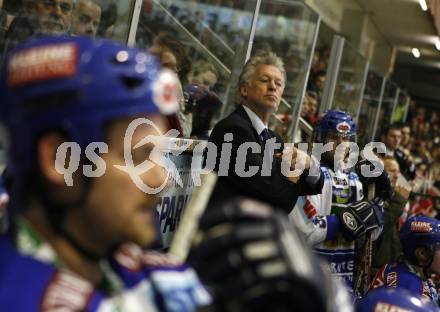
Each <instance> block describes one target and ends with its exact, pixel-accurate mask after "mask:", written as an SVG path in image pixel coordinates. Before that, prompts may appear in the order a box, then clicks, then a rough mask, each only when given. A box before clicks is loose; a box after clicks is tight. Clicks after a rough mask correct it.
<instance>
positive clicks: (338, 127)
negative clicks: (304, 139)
mask: <svg viewBox="0 0 440 312" xmlns="http://www.w3.org/2000/svg"><path fill="white" fill-rule="evenodd" d="M315 133H316V138H315V139H316V141H318V142H324V141H325V139H326V137H327V136H328V135H329V134H332V135H337V136H340V137H343V138H347V139H350V140H352V139H354V138H355V136H356V124H355V123H354V121H353V119H352V118H351V116H350V115H349V114H347V113H346V112H343V111H340V110H329V111H327V112H326V113H325V114H324V116H323V117H322V119H321V120H320V121H319V122H318V124H317V125H316V129H315Z"/></svg>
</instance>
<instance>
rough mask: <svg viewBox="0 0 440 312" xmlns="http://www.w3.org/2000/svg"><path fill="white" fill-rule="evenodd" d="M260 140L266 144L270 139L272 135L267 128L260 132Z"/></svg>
mask: <svg viewBox="0 0 440 312" xmlns="http://www.w3.org/2000/svg"><path fill="white" fill-rule="evenodd" d="M260 136H261V139H262V140H263V144H266V141H267V140H269V139H271V138H272V135H271V134H270V132H269V130H268V129H267V128H264V130H263V131H261V134H260Z"/></svg>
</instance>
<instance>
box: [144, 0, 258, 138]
mask: <svg viewBox="0 0 440 312" xmlns="http://www.w3.org/2000/svg"><path fill="white" fill-rule="evenodd" d="M255 7H256V0H251V1H244V0H242V1H233V2H232V1H216V2H215V3H213V2H212V1H211V2H210V1H185V0H180V1H179V0H172V1H171V0H163V1H158V0H147V1H144V2H143V7H142V11H141V15H140V20H139V25H138V28H137V35H136V46H137V47H139V48H141V49H146V50H149V51H150V52H151V53H153V54H155V55H156V56H158V57H159V59H160V61H161V63H162V65H163V66H165V67H168V68H170V69H172V70H173V71H175V72H176V73H177V74H178V76H179V79H180V82H181V85H182V91H183V95H184V97H183V100H182V101H181V107H180V111H179V113H178V118H177V119H178V120H176V123H177V127H178V128H179V130H181V132H182V137H185V138H189V137H192V138H197V139H207V138H208V136H209V131H210V130H211V129H212V127H213V125H214V124H215V123H216V121H217V120H218V118H219V117H220V115H221V113H222V112H224V111H225V104H226V102H227V100H228V99H230V98H232V94H233V92H234V91H235V89H234V86H233V85H232V84H231V81H232V80H233V77H232V75H233V73H234V72H235V71H236V70H240V69H241V67H242V66H243V65H244V55H245V52H246V47H247V44H248V40H249V35H250V31H251V25H252V18H253V15H254V11H255ZM233 69H234V70H233ZM194 86H198V87H202V88H203V89H204V90H206V92H210V94H211V95H212V96H210V97H209V99H208V97H207V99H206V100H200V101H195V100H194V99H193V98H191V90H193V87H194Z"/></svg>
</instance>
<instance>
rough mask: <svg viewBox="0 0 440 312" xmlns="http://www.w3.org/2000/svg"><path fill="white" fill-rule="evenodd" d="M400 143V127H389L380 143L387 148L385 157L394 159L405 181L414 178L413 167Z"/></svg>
mask: <svg viewBox="0 0 440 312" xmlns="http://www.w3.org/2000/svg"><path fill="white" fill-rule="evenodd" d="M401 141H402V132H401V126H399V125H396V124H394V125H391V126H390V127H389V128H388V129H386V130H385V132H384V134H383V135H382V142H384V143H385V145H386V147H387V156H391V157H395V158H396V160H397V162H398V163H399V166H400V171H401V173H402V174H403V175H404V176H405V178H406V179H408V180H412V179H414V178H415V166H414V163H413V162H412V161H411V159H410V158H409V157H408V155H406V154H405V153H404V152H403V151H402V150H401V148H400V144H401Z"/></svg>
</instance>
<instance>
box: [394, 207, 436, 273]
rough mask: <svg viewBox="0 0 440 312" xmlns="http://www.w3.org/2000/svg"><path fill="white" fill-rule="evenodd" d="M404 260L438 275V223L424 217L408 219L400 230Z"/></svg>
mask: <svg viewBox="0 0 440 312" xmlns="http://www.w3.org/2000/svg"><path fill="white" fill-rule="evenodd" d="M400 242H401V244H402V248H403V253H404V254H405V258H406V259H407V260H408V261H409V262H411V263H413V264H415V265H417V266H420V267H422V268H423V269H424V270H426V271H428V272H432V273H436V274H440V248H438V247H439V246H440V222H439V221H438V220H436V219H433V218H429V217H426V216H422V215H419V216H414V217H411V218H409V219H408V220H407V221H406V222H405V224H404V225H403V227H402V228H401V230H400Z"/></svg>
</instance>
